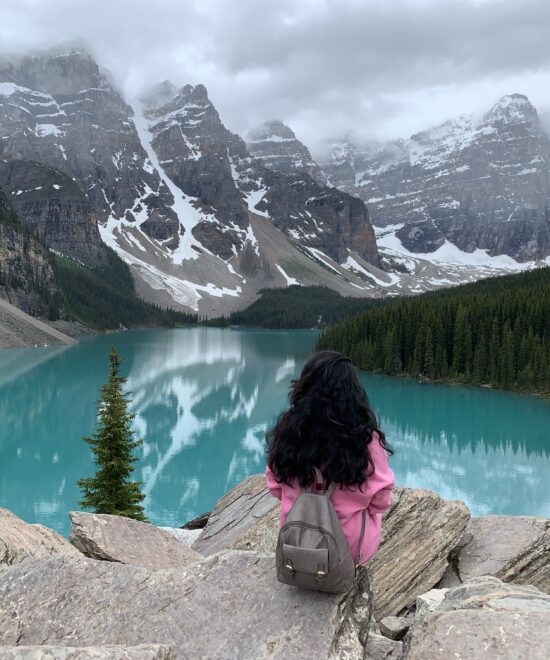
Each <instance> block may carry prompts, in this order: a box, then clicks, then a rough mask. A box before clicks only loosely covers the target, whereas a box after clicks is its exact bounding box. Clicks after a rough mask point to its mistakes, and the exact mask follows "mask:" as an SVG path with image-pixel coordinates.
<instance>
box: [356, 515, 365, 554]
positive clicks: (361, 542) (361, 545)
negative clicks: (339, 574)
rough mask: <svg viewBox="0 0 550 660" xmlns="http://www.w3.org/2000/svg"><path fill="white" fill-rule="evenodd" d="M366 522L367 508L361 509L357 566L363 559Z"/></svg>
mask: <svg viewBox="0 0 550 660" xmlns="http://www.w3.org/2000/svg"><path fill="white" fill-rule="evenodd" d="M366 522H367V510H366V509H363V511H361V533H360V534H359V553H358V554H357V562H356V564H357V566H359V565H360V564H361V559H363V539H364V538H365V524H366Z"/></svg>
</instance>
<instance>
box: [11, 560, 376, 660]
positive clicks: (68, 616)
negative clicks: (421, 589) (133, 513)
mask: <svg viewBox="0 0 550 660" xmlns="http://www.w3.org/2000/svg"><path fill="white" fill-rule="evenodd" d="M370 612H371V599H370V585H369V580H368V575H367V572H366V571H362V572H361V575H360V577H359V579H358V580H357V582H356V584H355V586H354V588H353V589H352V591H351V592H349V593H348V594H346V595H328V594H323V593H319V592H308V591H301V590H298V589H294V588H292V587H289V586H287V585H283V584H280V583H279V582H277V580H276V577H275V564H274V562H273V558H272V557H269V556H263V555H259V554H257V553H254V552H240V551H233V550H230V551H224V552H221V553H219V554H217V555H214V556H212V557H209V558H208V559H205V560H203V561H202V562H198V563H195V564H193V565H191V566H189V567H185V568H182V569H180V570H173V569H170V570H157V571H150V570H148V569H145V568H140V567H136V566H130V565H126V564H120V563H115V562H99V561H91V560H88V559H83V560H81V561H76V560H74V559H59V558H58V559H50V560H45V561H27V562H25V563H23V564H21V565H19V566H17V567H14V568H12V569H9V570H7V571H2V572H0V645H2V644H3V645H25V646H28V645H38V644H40V645H44V644H50V645H63V644H67V643H69V642H70V644H71V645H72V646H90V645H93V646H98V645H99V646H104V645H112V644H124V645H127V646H135V645H139V644H155V643H156V644H166V645H169V646H172V647H174V648H175V649H176V650H177V656H176V657H177V658H189V659H191V658H193V659H194V658H212V659H213V658H216V659H220V658H227V659H231V660H233V659H234V658H239V659H243V660H246V659H251V660H252V659H253V658H254V659H256V658H267V657H268V658H289V657H291V658H293V657H315V658H334V659H336V658H349V659H357V660H360V659H361V658H362V657H363V650H364V648H363V647H364V643H365V642H366V634H367V630H368V626H369V620H370Z"/></svg>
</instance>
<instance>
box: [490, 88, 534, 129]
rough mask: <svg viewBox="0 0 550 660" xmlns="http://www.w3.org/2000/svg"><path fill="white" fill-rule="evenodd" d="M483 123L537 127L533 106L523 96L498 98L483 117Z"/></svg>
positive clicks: (514, 95) (509, 95)
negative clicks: (519, 124) (521, 124)
mask: <svg viewBox="0 0 550 660" xmlns="http://www.w3.org/2000/svg"><path fill="white" fill-rule="evenodd" d="M484 119H485V121H490V122H500V123H503V124H509V123H524V122H527V123H530V124H533V125H538V116H537V111H536V109H535V106H534V105H533V104H532V103H531V101H529V99H528V98H527V96H525V95H524V94H508V95H506V96H503V97H502V98H500V99H499V100H498V101H497V102H496V103H495V104H494V105H493V107H492V108H491V109H490V110H489V112H488V113H487V114H486V115H485V117H484Z"/></svg>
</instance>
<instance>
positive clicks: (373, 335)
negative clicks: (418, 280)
mask: <svg viewBox="0 0 550 660" xmlns="http://www.w3.org/2000/svg"><path fill="white" fill-rule="evenodd" d="M317 348H318V349H327V348H331V349H335V350H339V351H341V352H343V353H346V354H347V355H349V356H350V357H351V359H352V360H353V362H354V364H356V365H357V366H358V367H360V368H362V369H366V370H368V371H376V372H381V373H386V374H400V373H402V374H408V375H412V376H424V377H426V378H430V379H441V380H451V381H458V382H464V383H472V384H491V385H493V386H495V387H501V388H506V389H525V390H529V391H533V392H542V393H550V268H542V269H539V270H534V271H532V272H529V273H522V274H518V275H507V276H504V277H498V278H492V279H489V280H482V281H480V282H476V283H474V284H466V285H463V286H460V287H456V288H453V289H447V290H445V291H439V292H436V293H428V294H424V295H421V296H418V297H415V298H409V299H400V300H395V301H393V302H391V303H388V304H387V305H384V306H382V307H378V308H373V309H369V310H367V311H365V312H363V313H361V314H359V315H357V316H353V317H350V318H348V319H345V320H344V321H342V322H340V323H337V324H336V325H333V326H331V327H329V328H328V329H327V330H326V331H325V332H324V333H323V335H322V336H321V337H320V339H319V342H318V345H317Z"/></svg>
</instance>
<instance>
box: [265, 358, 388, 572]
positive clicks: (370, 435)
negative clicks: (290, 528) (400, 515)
mask: <svg viewBox="0 0 550 660" xmlns="http://www.w3.org/2000/svg"><path fill="white" fill-rule="evenodd" d="M289 401H290V407H289V408H288V409H287V410H285V411H284V412H283V413H281V415H280V416H279V419H278V421H277V423H276V424H275V426H274V427H273V429H271V431H269V433H268V434H267V468H266V475H267V486H268V488H269V490H270V492H271V494H272V495H273V496H274V497H276V498H278V499H279V500H281V525H283V524H284V522H285V520H286V518H287V515H288V513H289V511H290V510H291V508H292V506H293V504H294V502H295V501H296V499H297V498H298V496H299V495H300V494H301V493H302V492H303V491H304V490H309V489H311V488H313V492H315V485H314V483H313V482H314V481H315V477H314V475H315V474H317V475H319V476H321V475H322V478H323V481H324V488H325V489H327V484H329V486H328V491H327V494H330V501H331V502H332V505H333V506H334V509H335V511H336V514H337V516H338V520H339V521H340V525H341V527H342V530H343V532H344V535H345V537H346V539H347V542H348V546H349V551H350V554H351V556H352V557H353V559H354V560H356V561H358V563H361V564H363V563H365V562H366V561H368V560H369V559H370V558H371V557H372V556H373V555H374V553H375V552H376V550H377V548H378V544H379V543H380V534H381V527H382V514H383V513H384V511H386V509H387V508H388V507H389V505H390V494H391V490H392V488H393V484H394V478H393V472H392V471H391V469H390V468H389V466H388V454H392V453H393V452H392V450H391V449H390V447H389V446H388V444H387V443H386V439H385V437H384V434H383V433H382V431H381V430H380V429H379V427H378V423H377V421H376V417H375V415H374V413H373V411H372V410H371V408H370V406H369V401H368V398H367V395H366V393H365V391H364V389H363V388H362V387H361V385H360V383H359V381H358V379H357V375H356V373H355V369H354V367H353V365H352V364H351V361H350V359H349V358H347V357H346V356H345V355H342V354H341V353H337V352H336V351H322V352H319V353H317V354H315V355H314V356H313V357H312V358H311V359H310V360H309V361H308V362H307V363H306V365H305V366H304V368H303V369H302V373H301V375H300V378H298V379H297V380H294V381H293V382H292V385H291V388H290V393H289ZM316 468H317V471H316ZM319 469H320V473H319ZM363 512H365V514H363ZM363 524H364V535H363V542H362V544H361V546H362V547H361V548H360V547H359V539H360V537H361V529H362V525H363Z"/></svg>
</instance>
